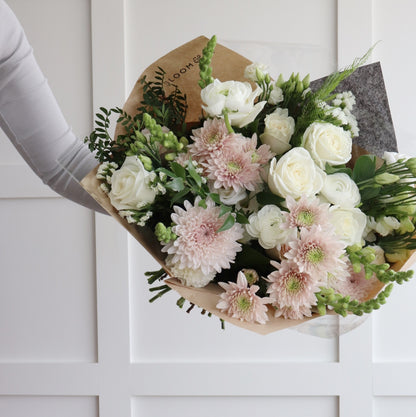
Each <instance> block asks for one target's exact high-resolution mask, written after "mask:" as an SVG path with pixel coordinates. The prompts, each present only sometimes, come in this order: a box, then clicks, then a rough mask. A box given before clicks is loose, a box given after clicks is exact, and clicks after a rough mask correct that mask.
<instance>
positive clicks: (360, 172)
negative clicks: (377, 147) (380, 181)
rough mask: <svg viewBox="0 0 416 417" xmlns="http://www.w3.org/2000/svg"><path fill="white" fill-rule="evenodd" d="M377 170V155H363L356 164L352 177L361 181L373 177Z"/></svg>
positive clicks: (356, 180)
mask: <svg viewBox="0 0 416 417" xmlns="http://www.w3.org/2000/svg"><path fill="white" fill-rule="evenodd" d="M375 172H376V157H375V156H374V155H361V156H360V157H359V158H358V159H357V160H356V161H355V165H354V169H353V171H352V179H353V180H354V181H355V182H356V183H359V182H361V181H365V180H368V179H370V178H373V177H374V175H375Z"/></svg>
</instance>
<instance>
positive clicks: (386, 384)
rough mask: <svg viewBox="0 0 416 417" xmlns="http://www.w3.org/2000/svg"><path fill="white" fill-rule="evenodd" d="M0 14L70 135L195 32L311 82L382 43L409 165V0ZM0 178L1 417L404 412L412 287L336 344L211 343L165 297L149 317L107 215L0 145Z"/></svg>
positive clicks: (143, 292)
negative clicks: (69, 197) (20, 36)
mask: <svg viewBox="0 0 416 417" xmlns="http://www.w3.org/2000/svg"><path fill="white" fill-rule="evenodd" d="M8 3H9V4H10V6H11V7H12V8H13V9H14V10H15V12H16V14H17V15H18V17H19V18H20V20H21V22H22V23H23V25H24V27H25V29H26V32H27V35H28V37H29V39H30V41H31V43H32V44H33V46H34V49H35V54H36V56H37V58H38V61H39V63H40V64H41V67H42V68H43V70H44V72H45V73H46V75H47V77H48V79H49V82H50V84H51V86H52V88H53V91H54V92H55V94H56V96H57V98H58V101H59V103H60V105H61V106H62V109H63V111H64V114H65V115H66V117H67V119H68V120H69V121H70V124H71V125H72V126H73V128H74V130H75V132H76V133H77V134H78V135H79V136H80V137H83V136H85V135H86V134H88V133H89V131H90V130H91V128H92V126H91V122H92V115H93V111H94V110H96V109H97V108H98V106H101V105H104V106H113V105H121V104H122V103H123V101H124V99H125V97H126V96H127V94H128V92H129V91H130V89H131V87H132V85H133V84H134V82H135V81H136V79H137V77H138V75H139V74H140V73H141V71H142V70H143V69H144V68H145V67H146V66H147V65H148V64H150V63H151V62H153V61H154V60H155V59H157V58H158V57H159V56H161V55H163V54H164V53H166V52H168V51H169V50H171V49H173V48H175V47H176V46H179V45H180V44H182V43H184V42H186V41H188V40H190V39H191V38H193V37H196V36H198V35H201V34H203V35H206V36H210V35H212V34H214V33H215V34H217V36H218V38H219V40H220V42H222V43H224V44H225V45H227V46H229V47H231V48H234V49H236V50H238V51H240V52H242V53H244V54H246V55H247V56H248V57H249V58H252V59H253V60H261V61H263V62H266V63H268V64H270V65H271V67H272V70H273V71H276V73H277V72H283V73H284V74H289V73H290V72H292V71H300V72H307V71H308V72H311V75H312V77H313V78H315V77H320V76H322V75H325V74H327V73H329V72H330V71H332V70H334V69H336V68H337V67H338V66H343V65H346V64H348V63H349V62H351V60H352V59H353V58H354V57H355V56H357V55H361V54H362V53H363V52H365V51H366V50H367V49H368V48H369V47H370V46H371V45H372V44H373V43H374V42H375V41H377V40H381V41H382V42H381V43H380V44H379V45H378V46H377V48H376V51H375V53H374V56H373V60H381V62H382V67H383V70H384V73H385V81H386V88H387V91H388V93H389V97H390V104H391V109H392V115H393V120H394V123H395V127H396V133H397V137H398V140H399V147H400V149H401V150H402V151H404V152H407V153H410V154H411V153H413V154H414V147H413V146H412V143H411V141H412V140H414V138H415V134H414V133H413V131H412V129H411V126H410V123H411V121H412V120H413V119H412V116H413V108H412V99H411V98H412V97H413V96H414V95H415V93H416V87H415V83H413V78H412V75H413V72H414V68H415V67H416V60H415V58H414V57H413V56H412V54H411V53H409V51H408V47H407V45H409V44H412V42H413V41H414V40H415V37H416V29H415V28H414V25H413V22H412V17H411V16H412V15H414V12H415V11H416V10H415V9H416V6H414V4H413V2H411V1H410V0H408V1H405V0H400V1H399V2H396V3H395V7H392V3H391V2H389V1H387V0H377V1H373V2H372V1H369V0H361V1H358V0H349V1H347V0H339V1H336V0H316V1H314V2H311V1H309V0H295V1H292V2H287V1H284V0H262V1H259V2H257V3H256V4H253V2H243V1H241V0H240V1H237V0H229V1H227V2H224V1H220V0H213V1H211V2H204V1H199V0H198V1H197V0H194V1H186V0H177V1H175V2H170V1H163V0H160V1H159V2H144V1H138V0H124V1H122V0H119V1H112V0H91V1H87V0H71V1H64V0H59V1H57V0H37V1H36V2H33V1H29V0H8ZM399 6H400V7H399ZM0 172H2V173H3V178H7V179H8V181H7V184H5V185H4V184H3V185H4V187H3V188H2V189H0V218H1V219H2V220H1V222H2V223H1V225H2V233H1V234H0V265H1V272H0V416H5V417H15V416H16V417H17V416H19V417H20V416H35V417H38V416H39V417H40V416H42V417H49V416H50V417H52V416H81V417H84V416H85V417H92V416H99V417H110V416H111V417H113V416H120V417H127V416H132V417H138V416H152V417H159V416H160V417H161V416H165V415H169V416H170V417H176V416H178V417H179V416H182V417H188V416H189V417H190V416H192V417H193V416H198V417H205V416H211V415H218V416H219V415H227V416H230V417H234V416H242V417H246V416H249V415H260V414H261V413H262V414H266V413H267V414H269V415H276V416H280V415H282V416H283V415H285V416H289V417H292V416H293V417H295V416H296V417H298V416H303V415H305V416H306V415H307V416H311V417H314V416H322V417H325V416H328V417H334V416H340V417H352V416H357V415H359V416H361V415H362V416H370V415H374V416H376V417H387V416H391V415H392V414H393V412H394V413H396V414H397V415H400V416H404V417H407V416H413V415H414V410H415V407H416V388H415V386H414V384H412V382H413V375H414V373H415V371H416V366H415V356H416V353H415V352H416V351H415V349H414V348H413V346H414V345H415V342H416V336H415V333H414V331H413V329H412V326H411V325H409V324H407V323H408V322H409V319H408V317H412V316H413V315H414V314H415V313H416V306H415V304H414V303H413V299H414V297H415V295H416V283H415V282H411V283H408V284H406V285H405V286H403V287H402V288H397V289H396V290H395V291H394V293H393V295H392V296H391V300H390V301H389V303H388V304H387V305H386V306H384V307H383V309H382V310H381V311H379V312H376V313H374V316H373V317H372V318H370V319H369V320H367V321H365V322H364V324H362V325H361V326H360V327H358V328H357V329H355V330H353V331H351V332H350V333H348V334H346V335H344V336H342V337H340V338H335V339H326V338H320V337H314V336H310V335H308V334H303V333H300V332H297V331H294V330H285V331H282V332H278V333H275V334H272V335H269V336H266V337H263V336H257V335H254V334H251V333H248V332H244V331H242V330H241V329H238V328H233V327H231V326H227V328H226V331H225V332H223V331H221V330H220V327H219V322H218V320H216V319H215V318H210V319H209V318H206V317H202V316H200V314H199V313H198V312H197V311H194V312H193V313H191V314H189V315H188V314H186V313H185V312H184V311H182V310H179V309H178V308H176V306H175V305H174V302H175V300H176V298H175V296H174V295H173V294H168V295H167V296H166V298H165V299H162V300H160V301H158V302H157V304H154V305H149V303H148V302H147V300H148V298H149V293H148V290H147V285H146V282H145V280H144V277H143V272H144V271H146V270H149V269H155V268H157V265H156V264H155V263H154V261H153V260H152V259H151V258H150V257H149V256H147V254H146V253H145V251H144V250H143V249H142V248H141V247H140V246H139V245H138V244H137V243H136V242H135V241H133V240H132V239H131V238H129V237H128V236H126V234H125V232H124V231H123V230H122V229H121V228H120V227H119V226H118V224H116V223H115V222H114V221H113V220H112V219H109V218H107V217H106V216H102V215H94V214H93V213H91V212H90V211H89V210H86V209H84V208H81V207H77V206H76V205H74V204H73V203H70V202H68V201H64V200H62V199H61V198H59V197H58V196H57V195H55V194H54V193H52V192H51V191H49V190H48V189H46V187H44V186H43V184H41V182H40V181H39V180H38V179H37V178H36V177H35V176H34V175H33V174H32V173H31V172H30V171H29V169H28V168H26V166H25V164H24V162H23V160H22V159H21V158H20V156H19V155H18V154H17V152H16V151H15V150H14V149H13V148H12V147H11V145H10V143H9V142H8V141H7V138H5V136H4V135H1V136H0ZM6 219H7V220H6ZM403 300H405V302H406V304H405V305H403V304H402V303H403Z"/></svg>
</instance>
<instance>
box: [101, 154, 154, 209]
mask: <svg viewBox="0 0 416 417" xmlns="http://www.w3.org/2000/svg"><path fill="white" fill-rule="evenodd" d="M149 175H150V173H149V172H148V171H146V170H145V168H144V166H143V164H142V162H141V161H140V159H139V158H138V157H137V156H128V157H127V158H126V159H125V161H124V163H123V165H122V166H121V168H120V169H118V170H117V171H115V172H114V173H113V176H112V178H111V191H110V192H109V194H108V196H109V198H110V201H111V204H112V205H113V206H114V207H115V208H116V209H117V210H128V209H133V210H137V209H140V208H142V207H144V206H145V205H146V204H149V203H152V202H153V201H154V199H155V196H156V193H155V192H154V191H153V190H152V189H151V188H150V187H149V185H148V182H149V178H148V177H149Z"/></svg>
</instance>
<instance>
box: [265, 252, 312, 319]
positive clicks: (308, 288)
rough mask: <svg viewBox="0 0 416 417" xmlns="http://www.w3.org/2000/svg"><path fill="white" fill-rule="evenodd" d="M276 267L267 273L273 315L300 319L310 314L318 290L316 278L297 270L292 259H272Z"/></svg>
mask: <svg viewBox="0 0 416 417" xmlns="http://www.w3.org/2000/svg"><path fill="white" fill-rule="evenodd" d="M271 264H272V265H273V266H274V267H275V268H276V271H273V272H272V273H270V274H269V275H268V277H267V278H268V280H269V282H270V284H269V287H268V289H267V292H268V293H269V294H270V298H272V299H273V304H274V305H275V306H276V307H277V310H276V313H275V316H276V317H279V316H283V317H285V318H291V319H301V318H302V317H304V316H307V317H309V316H310V315H311V309H312V306H313V305H316V297H315V292H317V291H319V286H318V280H317V279H316V278H315V277H314V276H312V275H310V274H308V273H307V272H302V271H300V270H299V268H298V265H296V264H295V263H294V262H292V261H287V260H284V261H283V262H282V263H280V264H279V263H277V262H274V261H272V262H271Z"/></svg>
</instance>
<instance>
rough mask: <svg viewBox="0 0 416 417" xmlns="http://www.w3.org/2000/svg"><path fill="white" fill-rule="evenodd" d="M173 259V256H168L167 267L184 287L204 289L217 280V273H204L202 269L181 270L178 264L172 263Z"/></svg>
mask: <svg viewBox="0 0 416 417" xmlns="http://www.w3.org/2000/svg"><path fill="white" fill-rule="evenodd" d="M172 257H173V256H172V255H168V257H167V258H166V265H167V266H168V267H169V268H170V272H171V273H172V274H173V276H174V277H175V278H177V279H178V280H179V281H180V282H181V284H182V285H186V286H188V287H195V288H202V287H205V286H206V285H208V284H209V283H210V282H211V281H212V280H213V279H214V278H215V275H216V272H215V271H213V272H211V273H209V274H206V273H204V272H202V270H201V269H200V268H198V269H191V268H181V267H180V266H179V265H178V264H173V263H172V262H171V259H172Z"/></svg>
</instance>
